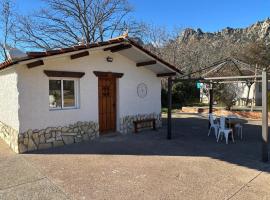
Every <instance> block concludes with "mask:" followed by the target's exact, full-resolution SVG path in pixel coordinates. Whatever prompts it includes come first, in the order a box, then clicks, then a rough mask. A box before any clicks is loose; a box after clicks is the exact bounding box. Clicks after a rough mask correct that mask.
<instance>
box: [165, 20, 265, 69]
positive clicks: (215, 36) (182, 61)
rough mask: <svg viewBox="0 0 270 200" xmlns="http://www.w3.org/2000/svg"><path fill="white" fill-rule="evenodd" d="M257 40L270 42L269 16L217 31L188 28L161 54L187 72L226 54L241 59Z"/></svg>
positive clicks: (222, 57)
mask: <svg viewBox="0 0 270 200" xmlns="http://www.w3.org/2000/svg"><path fill="white" fill-rule="evenodd" d="M258 41H263V42H264V43H265V44H270V19H266V20H264V21H260V22H256V23H255V24H253V25H251V26H249V27H247V28H236V29H234V28H229V27H228V28H224V29H223V30H221V31H218V32H214V33H209V32H203V31H202V30H201V29H197V30H194V29H190V28H188V29H185V30H184V31H183V32H182V33H181V34H180V35H179V37H178V38H177V39H176V40H175V41H172V42H171V43H170V44H169V45H167V46H166V47H165V48H164V49H163V51H162V56H164V59H167V60H168V61H170V62H172V63H173V64H175V65H176V66H178V67H179V68H180V69H181V70H183V71H184V72H187V73H188V72H192V71H194V70H198V69H201V68H202V67H205V66H209V65H211V64H212V63H214V62H217V61H219V60H221V59H225V58H227V57H235V58H238V59H241V56H240V55H241V54H242V55H243V53H244V54H245V51H246V50H247V47H248V46H249V45H251V44H254V42H258Z"/></svg>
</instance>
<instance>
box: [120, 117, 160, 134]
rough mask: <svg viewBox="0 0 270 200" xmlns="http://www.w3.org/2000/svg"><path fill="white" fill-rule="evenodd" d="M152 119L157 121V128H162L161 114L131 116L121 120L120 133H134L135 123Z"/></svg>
mask: <svg viewBox="0 0 270 200" xmlns="http://www.w3.org/2000/svg"><path fill="white" fill-rule="evenodd" d="M150 118H154V119H156V128H160V127H162V119H161V113H159V114H157V113H151V114H138V115H129V116H124V117H122V118H120V133H122V134H127V133H132V132H134V125H133V121H135V120H142V119H150Z"/></svg>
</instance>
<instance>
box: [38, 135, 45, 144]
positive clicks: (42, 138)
mask: <svg viewBox="0 0 270 200" xmlns="http://www.w3.org/2000/svg"><path fill="white" fill-rule="evenodd" d="M45 141H46V140H45V136H44V135H40V136H39V143H41V144H44V143H45Z"/></svg>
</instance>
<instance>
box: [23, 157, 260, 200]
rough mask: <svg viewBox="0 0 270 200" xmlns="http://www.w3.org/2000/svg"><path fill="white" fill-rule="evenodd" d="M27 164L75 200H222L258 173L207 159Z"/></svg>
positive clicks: (80, 159)
mask: <svg viewBox="0 0 270 200" xmlns="http://www.w3.org/2000/svg"><path fill="white" fill-rule="evenodd" d="M27 157H28V155H27ZM26 159H27V160H29V161H30V162H31V163H33V164H34V165H35V166H37V167H39V168H41V169H42V171H43V172H44V173H45V174H47V176H48V177H49V178H50V179H51V180H53V182H54V183H56V184H57V185H59V186H60V187H61V188H63V190H64V191H65V192H66V193H68V194H69V195H71V196H72V197H73V198H74V199H134V200H135V199H179V198H181V199H198V198H199V199H226V198H229V197H230V196H231V195H232V194H234V193H235V192H237V191H238V190H239V189H240V188H241V187H242V186H243V185H244V184H245V183H247V182H249V181H250V180H251V179H253V178H254V177H255V176H257V175H258V173H259V172H258V171H257V170H254V169H249V168H246V167H239V166H237V165H234V164H231V163H227V162H223V161H219V160H216V159H211V158H207V157H201V158H197V157H176V156H135V155H115V156H114V155H69V154H68V155H63V154H59V155H45V156H43V158H42V159H39V158H37V157H35V156H33V155H30V156H29V157H28V158H26ZM49 161H50V164H46V163H48V162H49ZM60 163H61V167H57V166H59V164H60Z"/></svg>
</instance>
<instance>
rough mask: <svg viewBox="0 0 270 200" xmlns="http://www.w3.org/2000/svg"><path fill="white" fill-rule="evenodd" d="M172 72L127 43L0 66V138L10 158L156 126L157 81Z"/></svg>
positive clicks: (118, 40)
mask: <svg viewBox="0 0 270 200" xmlns="http://www.w3.org/2000/svg"><path fill="white" fill-rule="evenodd" d="M178 72H179V70H178V69H176V68H175V67H174V66H172V65H170V64H169V63H167V62H165V61H163V60H162V59H160V58H158V57H157V56H155V55H153V54H152V53H151V52H149V51H147V50H146V49H144V48H143V47H141V46H140V45H138V44H137V43H136V42H134V41H133V40H131V39H129V38H125V37H120V38H116V39H112V40H109V41H107V42H100V43H95V44H88V45H78V46H74V47H71V48H63V49H58V50H51V51H46V52H28V53H27V57H24V58H17V59H12V60H8V61H6V62H4V63H2V64H0V137H1V138H2V139H3V140H5V141H6V142H7V143H8V144H9V145H10V147H11V148H12V149H13V150H14V151H15V152H18V153H23V152H26V151H32V150H37V149H44V148H51V147H56V146H61V145H66V144H70V143H75V142H81V141H85V140H86V141H87V140H90V139H94V138H96V137H98V136H99V134H105V133H107V132H115V131H117V132H120V133H123V134H126V133H128V132H132V131H133V128H134V127H133V120H136V119H140V118H155V119H156V125H157V126H161V119H160V118H161V77H166V76H173V75H175V74H176V73H178Z"/></svg>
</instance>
